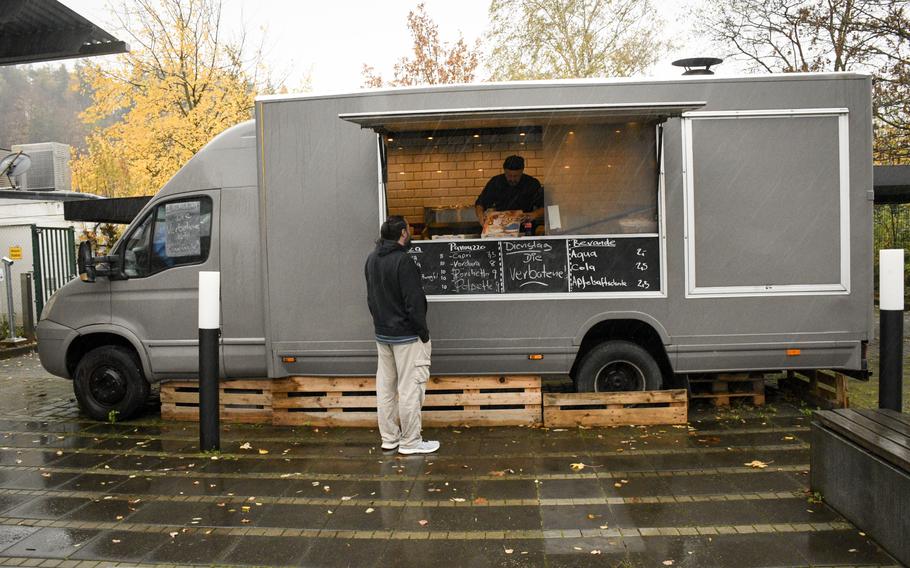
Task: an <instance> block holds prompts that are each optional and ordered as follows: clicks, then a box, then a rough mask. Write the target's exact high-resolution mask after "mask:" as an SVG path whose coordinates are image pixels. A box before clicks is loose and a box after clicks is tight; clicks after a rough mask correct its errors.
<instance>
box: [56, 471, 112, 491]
mask: <svg viewBox="0 0 910 568" xmlns="http://www.w3.org/2000/svg"><path fill="white" fill-rule="evenodd" d="M58 475H59V474H58ZM67 475H70V474H67ZM50 479H53V475H52V476H51V478H50ZM126 479H127V477H126V476H124V475H105V474H103V473H85V474H82V475H75V476H74V477H72V478H71V479H69V480H68V481H65V482H62V483H59V484H58V485H56V488H57V489H58V490H60V491H93V492H102V493H103V492H109V491H113V490H114V488H116V487H117V486H118V485H120V484H121V483H123V482H124V481H126Z"/></svg>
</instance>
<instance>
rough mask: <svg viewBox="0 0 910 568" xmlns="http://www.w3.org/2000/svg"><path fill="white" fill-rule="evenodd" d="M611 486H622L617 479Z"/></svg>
mask: <svg viewBox="0 0 910 568" xmlns="http://www.w3.org/2000/svg"><path fill="white" fill-rule="evenodd" d="M613 487H622V483H620V482H618V481H617V482H616V483H614V484H613Z"/></svg>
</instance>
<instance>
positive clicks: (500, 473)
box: [490, 470, 506, 477]
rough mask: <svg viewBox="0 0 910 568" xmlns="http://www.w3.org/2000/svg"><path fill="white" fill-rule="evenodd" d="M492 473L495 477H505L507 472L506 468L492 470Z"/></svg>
mask: <svg viewBox="0 0 910 568" xmlns="http://www.w3.org/2000/svg"><path fill="white" fill-rule="evenodd" d="M490 475H492V476H493V477H505V476H506V472H505V471H504V470H503V471H491V472H490Z"/></svg>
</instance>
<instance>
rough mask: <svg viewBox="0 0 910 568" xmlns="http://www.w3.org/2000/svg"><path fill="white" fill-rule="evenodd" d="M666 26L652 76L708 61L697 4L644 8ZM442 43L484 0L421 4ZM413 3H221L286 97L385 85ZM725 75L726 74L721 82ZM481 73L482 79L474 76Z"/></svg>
mask: <svg viewBox="0 0 910 568" xmlns="http://www.w3.org/2000/svg"><path fill="white" fill-rule="evenodd" d="M652 1H653V2H654V4H655V6H657V9H658V10H659V12H660V14H661V16H662V17H663V19H664V20H665V21H666V27H665V30H666V34H667V36H668V37H670V38H671V39H672V40H673V41H674V42H675V43H676V44H677V45H678V46H679V48H678V49H676V50H674V51H673V52H672V53H670V54H669V55H668V56H667V57H666V58H664V59H663V60H662V61H661V62H660V63H659V64H658V65H657V66H656V67H655V69H654V72H653V75H655V76H674V75H679V74H680V70H679V69H677V68H674V67H672V66H671V65H670V62H671V61H673V60H675V59H679V58H681V57H693V56H704V55H715V54H714V53H708V51H709V49H708V48H707V47H706V46H705V45H704V43H703V42H699V41H698V40H696V39H695V38H693V37H692V32H691V18H689V13H690V12H691V10H692V9H693V8H694V7H695V6H697V5H698V4H699V3H700V2H701V0H652ZM62 2H63V3H64V4H66V5H67V6H69V7H70V8H72V9H74V10H75V11H77V12H79V13H80V14H82V15H83V16H85V17H87V18H88V19H89V20H91V21H92V22H94V23H96V24H99V25H101V26H102V27H104V28H105V29H106V30H107V31H109V32H111V33H113V34H114V35H115V36H118V37H120V38H121V39H125V38H123V37H122V34H118V31H119V30H118V29H117V25H116V19H115V18H114V17H113V16H112V14H111V11H110V8H109V7H108V3H107V2H106V1H104V0H62ZM424 3H425V4H426V9H427V12H428V13H429V14H430V16H431V17H432V18H433V20H434V21H435V22H436V23H437V24H438V25H439V32H440V36H441V38H442V39H443V40H444V41H454V40H455V39H457V37H458V34H459V33H461V34H462V35H463V36H464V37H465V39H466V40H467V41H468V42H469V43H471V42H473V41H474V40H476V39H478V38H480V37H482V36H483V34H484V32H485V31H486V28H487V9H488V8H489V5H490V2H489V0H424ZM417 4H418V0H384V1H383V2H376V1H369V0H329V1H315V0H223V16H222V18H223V20H222V21H223V22H224V24H225V25H226V26H227V27H228V29H229V30H233V31H234V32H236V31H237V30H239V29H241V28H242V27H244V26H245V27H246V29H247V30H249V31H250V33H251V34H252V35H253V36H254V37H256V39H258V38H262V37H263V34H264V40H265V47H266V59H267V63H268V65H269V67H270V68H271V69H272V70H273V71H275V72H276V73H277V74H278V75H281V76H287V81H286V84H287V86H288V89H289V90H291V91H293V90H295V89H296V87H298V86H299V85H301V84H302V83H303V81H304V79H305V77H306V76H307V75H308V74H309V76H310V77H311V81H312V88H313V90H315V91H347V90H353V89H357V88H359V87H360V85H361V83H362V80H363V78H362V75H361V68H362V66H363V64H364V63H368V64H370V65H373V66H374V67H375V68H376V69H377V70H378V71H380V72H381V73H382V75H383V76H384V77H387V78H390V77H391V75H392V67H393V65H394V64H395V62H396V61H397V60H398V59H399V58H401V57H403V56H405V55H407V54H408V52H409V50H410V47H411V37H410V34H409V33H408V29H407V15H408V12H409V11H410V10H413V9H414V8H415V7H416V6H417ZM731 71H732V69H730V68H728V69H727V72H728V74H729V73H730V72H731ZM482 73H485V72H482ZM718 74H724V73H723V69H719V70H718Z"/></svg>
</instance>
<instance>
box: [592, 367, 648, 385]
mask: <svg viewBox="0 0 910 568" xmlns="http://www.w3.org/2000/svg"><path fill="white" fill-rule="evenodd" d="M642 390H645V374H644V372H643V371H642V370H641V368H640V367H639V366H638V365H636V364H635V363H632V362H631V361H624V360H620V361H610V362H609V363H607V364H606V365H604V366H603V367H601V368H600V370H598V371H597V374H596V375H595V376H594V392H617V391H642Z"/></svg>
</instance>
